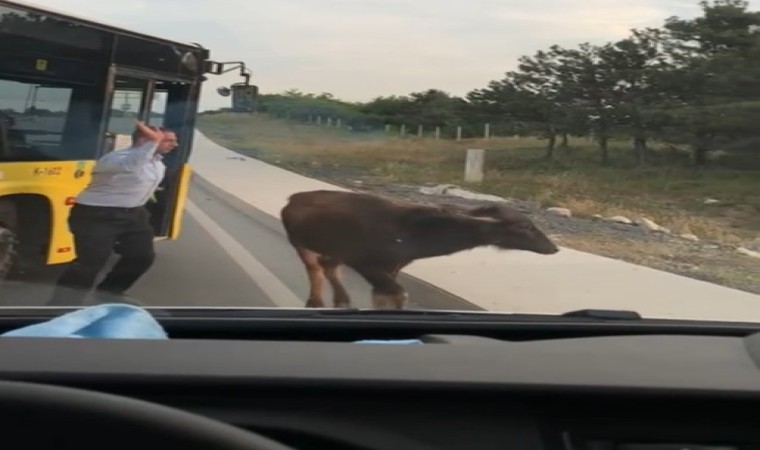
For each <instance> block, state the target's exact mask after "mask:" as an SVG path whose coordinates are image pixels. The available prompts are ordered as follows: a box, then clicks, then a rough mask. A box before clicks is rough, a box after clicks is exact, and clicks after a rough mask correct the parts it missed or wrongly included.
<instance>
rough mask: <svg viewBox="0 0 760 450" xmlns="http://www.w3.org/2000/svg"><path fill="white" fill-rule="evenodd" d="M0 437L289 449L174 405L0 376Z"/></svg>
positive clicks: (83, 446) (38, 442)
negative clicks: (2, 378)
mask: <svg viewBox="0 0 760 450" xmlns="http://www.w3.org/2000/svg"><path fill="white" fill-rule="evenodd" d="M0 418H2V419H0V424H1V426H0V430H2V432H1V435H2V439H3V442H5V443H7V444H8V446H10V447H14V448H19V449H29V450H32V449H35V450H36V449H43V448H63V449H68V448H72V449H77V450H102V449H108V450H121V449H124V450H137V449H139V448H155V449H161V450H174V449H176V450H194V449H198V450H294V449H292V448H291V447H287V446H284V445H282V444H280V443H278V442H275V441H273V440H270V439H268V438H266V437H264V436H261V435H259V434H255V433H252V432H249V431H245V430H242V429H240V428H236V427H234V426H232V425H227V424H225V423H222V422H218V421H215V420H211V419H208V418H205V417H202V416H199V415H195V414H191V413H187V412H184V411H180V410H178V409H174V408H169V407H166V406H162V405H158V404H155V403H149V402H146V401H142V400H136V399H131V398H127V397H122V396H117V395H112V394H104V393H100V392H93V391H87V390H82V389H74V388H68V387H60V386H51V385H44V384H34V383H26V382H16V381H0Z"/></svg>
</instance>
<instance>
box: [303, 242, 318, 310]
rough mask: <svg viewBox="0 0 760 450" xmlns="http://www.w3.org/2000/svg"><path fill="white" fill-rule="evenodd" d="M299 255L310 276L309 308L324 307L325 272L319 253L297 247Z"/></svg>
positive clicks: (307, 303) (307, 305)
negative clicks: (320, 262)
mask: <svg viewBox="0 0 760 450" xmlns="http://www.w3.org/2000/svg"><path fill="white" fill-rule="evenodd" d="M297 252H298V257H299V258H301V261H303V265H304V266H305V267H306V274H307V275H308V276H309V299H308V300H307V301H306V307H307V308H324V306H325V303H324V301H323V300H322V291H323V290H324V284H325V274H324V272H323V271H322V266H321V265H320V264H319V254H317V253H314V252H312V251H310V250H306V249H303V248H299V249H297Z"/></svg>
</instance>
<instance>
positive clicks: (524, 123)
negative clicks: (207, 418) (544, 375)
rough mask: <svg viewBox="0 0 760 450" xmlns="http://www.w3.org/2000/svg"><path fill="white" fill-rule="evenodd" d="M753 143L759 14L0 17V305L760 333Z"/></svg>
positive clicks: (453, 8)
mask: <svg viewBox="0 0 760 450" xmlns="http://www.w3.org/2000/svg"><path fill="white" fill-rule="evenodd" d="M195 43H198V44H195ZM758 123H760V1H741V0H711V1H704V2H697V1H691V2H689V1H667V0H657V1H654V0H628V1H622V0H621V1H618V0H599V1H589V0H585V1H576V0H537V1H532V2H499V1H492V0H471V1H468V2H462V1H428V0H425V1H419V2H416V3H413V4H412V3H408V2H400V1H393V0H391V1H374V0H366V1H352V2H343V1H332V0H325V1H323V2H320V3H319V4H317V3H314V2H312V1H308V2H307V1H305V0H287V1H270V0H265V1H260V2H237V1H228V2H224V3H223V4H222V3H212V2H208V1H203V0H183V1H182V2H177V1H161V2H154V3H151V4H150V5H149V4H142V3H139V2H138V3H134V2H132V3H128V4H127V3H123V2H116V1H111V0H105V1H101V2H99V3H97V4H92V3H89V2H88V3H85V2H84V1H80V0H67V1H66V2H60V1H55V0H37V5H29V4H26V3H23V2H16V1H13V2H6V1H0V294H1V295H0V298H1V299H2V300H1V301H2V306H3V307H4V308H6V309H10V308H18V307H44V308H54V307H61V306H67V307H68V306H71V307H79V306H85V305H92V304H97V303H107V302H127V303H134V304H137V305H140V306H145V307H173V308H189V307H192V308H273V307H274V308H298V309H302V308H315V307H316V308H348V307H353V308H362V309H406V310H409V309H418V310H454V311H479V312H510V313H540V314H561V313H565V312H568V311H574V310H581V309H610V310H631V311H637V312H639V313H640V314H641V315H642V316H644V317H657V318H660V317H664V318H677V319H700V320H709V319H712V320H727V321H751V322H760V236H759V235H758V230H759V229H760V131H758V130H760V128H758ZM1 313H2V310H0V314H1Z"/></svg>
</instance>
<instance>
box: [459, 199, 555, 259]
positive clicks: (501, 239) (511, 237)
mask: <svg viewBox="0 0 760 450" xmlns="http://www.w3.org/2000/svg"><path fill="white" fill-rule="evenodd" d="M467 214H469V215H470V216H473V217H478V218H481V219H483V220H487V221H488V225H487V226H486V227H484V233H485V234H486V236H485V238H486V240H487V241H488V242H489V243H490V244H491V245H493V246H496V247H498V248H501V249H505V250H525V251H529V252H534V253H539V254H542V255H553V254H555V253H557V252H558V251H559V248H558V247H557V245H556V244H554V242H552V241H551V239H549V238H548V237H547V236H546V235H545V234H544V233H543V232H542V231H541V230H539V229H538V227H536V225H535V224H534V223H533V222H532V221H531V220H530V219H529V218H528V217H527V216H526V215H525V214H523V213H521V212H519V211H517V210H515V209H512V208H507V207H505V206H483V207H479V208H475V209H472V210H469V211H468V212H467Z"/></svg>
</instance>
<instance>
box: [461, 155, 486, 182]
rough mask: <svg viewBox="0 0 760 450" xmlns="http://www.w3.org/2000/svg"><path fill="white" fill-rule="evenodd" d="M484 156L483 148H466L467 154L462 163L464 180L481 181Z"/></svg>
mask: <svg viewBox="0 0 760 450" xmlns="http://www.w3.org/2000/svg"><path fill="white" fill-rule="evenodd" d="M485 158H486V151H485V150H483V149H475V148H470V149H467V156H466V158H465V163H464V181H466V182H468V183H482V182H483V166H484V162H485Z"/></svg>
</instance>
